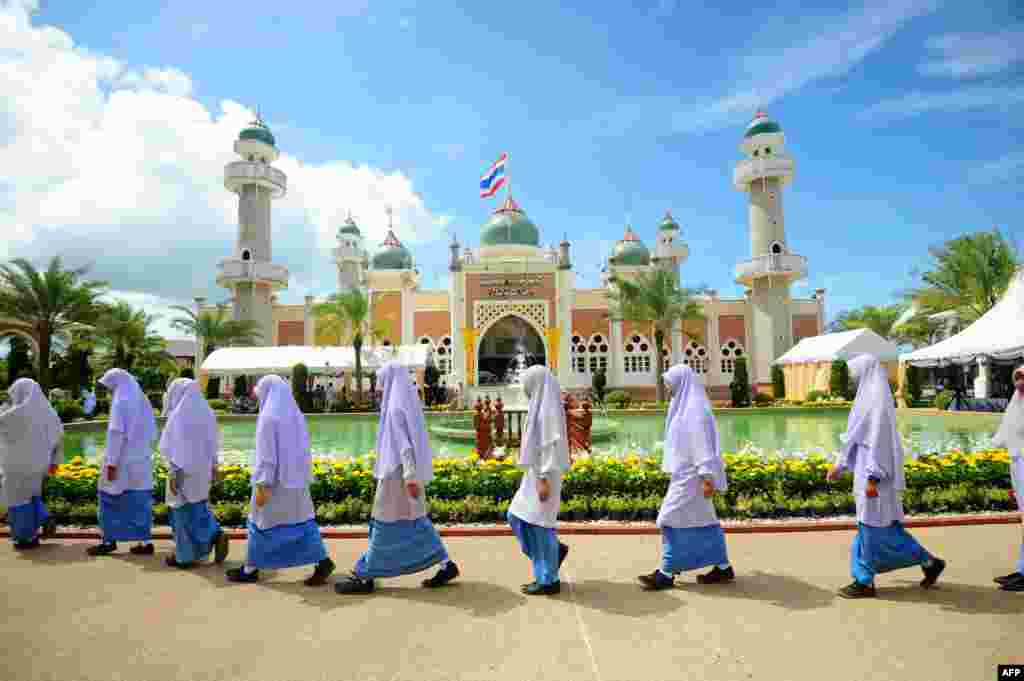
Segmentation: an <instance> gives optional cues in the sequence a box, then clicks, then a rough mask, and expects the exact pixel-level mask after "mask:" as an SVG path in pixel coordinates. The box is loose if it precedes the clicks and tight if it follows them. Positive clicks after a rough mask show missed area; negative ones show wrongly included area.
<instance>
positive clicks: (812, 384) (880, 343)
mask: <svg viewBox="0 0 1024 681" xmlns="http://www.w3.org/2000/svg"><path fill="white" fill-rule="evenodd" d="M899 354H900V351H899V347H898V346H897V345H896V344H895V343H893V342H892V341H889V340H886V339H885V338H882V337H881V336H879V335H878V334H877V333H875V332H874V331H872V330H871V329H855V330H853V331H842V332H840V333H827V334H824V335H821V336H814V337H812V338H804V339H803V340H802V341H800V342H799V343H797V344H796V345H794V346H793V347H792V348H791V349H790V350H789V352H787V353H786V354H784V355H783V356H782V357H779V358H778V359H777V360H775V362H774V364H778V365H780V366H781V367H782V373H783V376H785V381H786V399H790V400H804V399H807V394H808V393H809V392H811V391H812V390H815V391H818V392H823V393H827V392H828V391H829V378H830V377H831V374H832V363H833V362H835V361H836V360H840V359H841V360H848V359H850V358H852V357H856V356H857V355H874V356H875V357H877V358H878V360H879V361H880V362H881V363H882V366H884V367H885V368H886V370H887V371H888V373H889V378H890V379H891V380H895V379H896V370H897V367H898V362H897V360H898V359H899Z"/></svg>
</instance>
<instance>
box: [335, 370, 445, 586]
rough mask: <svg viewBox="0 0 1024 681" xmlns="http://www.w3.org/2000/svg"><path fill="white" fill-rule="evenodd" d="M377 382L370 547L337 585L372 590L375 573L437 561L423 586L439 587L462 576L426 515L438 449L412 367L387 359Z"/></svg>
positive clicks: (401, 570)
mask: <svg viewBox="0 0 1024 681" xmlns="http://www.w3.org/2000/svg"><path fill="white" fill-rule="evenodd" d="M377 384H378V385H380V386H381V392H382V399H381V403H380V424H379V425H378V427H377V446H376V454H377V460H376V462H375V463H374V468H373V475H374V477H375V478H376V479H377V492H376V494H375V495H374V498H373V511H372V512H371V514H370V547H369V550H367V552H366V553H365V554H363V556H362V557H361V558H360V559H359V560H358V561H357V562H356V565H355V568H354V569H353V571H352V574H351V575H350V576H349V578H348V579H347V580H345V581H342V582H338V583H337V584H336V585H335V587H334V589H335V591H337V592H338V593H340V594H366V593H370V592H372V591H373V589H374V579H375V578H378V577H398V576H399V575H409V574H413V573H416V572H421V571H423V570H426V569H427V568H430V567H432V566H434V565H438V564H440V565H441V568H440V569H439V570H438V572H437V573H436V574H435V575H434V576H433V577H431V578H430V579H427V580H424V582H423V586H424V587H426V588H436V587H440V586H443V585H445V584H447V583H448V582H450V581H452V580H453V579H455V578H456V577H458V576H459V568H458V566H456V565H455V563H454V562H452V561H451V560H450V559H449V557H448V550H447V549H446V548H445V546H444V543H442V541H441V536H440V535H439V534H438V533H437V529H435V528H434V525H433V524H432V523H431V522H430V518H428V517H427V505H426V498H425V493H424V492H425V489H426V486H427V484H428V483H429V482H430V481H431V480H433V478H434V463H433V459H434V452H433V451H432V450H431V449H430V443H429V441H428V437H427V426H426V422H425V421H424V418H423V407H422V405H421V403H420V398H419V395H417V393H416V387H415V385H414V384H413V382H412V381H411V380H410V379H409V370H408V369H406V368H405V367H404V366H402V365H401V364H398V363H397V362H388V363H387V364H385V365H384V366H383V367H381V369H380V370H379V371H378V372H377Z"/></svg>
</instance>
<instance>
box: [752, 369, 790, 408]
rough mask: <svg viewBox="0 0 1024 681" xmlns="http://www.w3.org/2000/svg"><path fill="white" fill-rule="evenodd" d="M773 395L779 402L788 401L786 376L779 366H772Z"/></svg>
mask: <svg viewBox="0 0 1024 681" xmlns="http://www.w3.org/2000/svg"><path fill="white" fill-rule="evenodd" d="M772 393H773V397H774V398H775V399H777V400H784V399H786V374H785V373H783V371H782V367H781V366H780V365H778V364H773V365H772ZM755 401H756V400H755Z"/></svg>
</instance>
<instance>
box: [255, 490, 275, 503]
mask: <svg viewBox="0 0 1024 681" xmlns="http://www.w3.org/2000/svg"><path fill="white" fill-rule="evenodd" d="M271 496H273V495H272V493H271V491H270V490H269V489H268V488H266V487H264V486H263V485H256V506H257V507H258V508H263V507H264V506H266V505H267V502H268V501H270V497H271Z"/></svg>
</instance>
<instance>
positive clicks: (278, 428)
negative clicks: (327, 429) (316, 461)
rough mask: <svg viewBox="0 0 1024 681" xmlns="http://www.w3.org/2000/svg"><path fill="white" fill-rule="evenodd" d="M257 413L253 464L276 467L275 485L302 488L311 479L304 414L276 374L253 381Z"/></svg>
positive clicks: (286, 386)
mask: <svg viewBox="0 0 1024 681" xmlns="http://www.w3.org/2000/svg"><path fill="white" fill-rule="evenodd" d="M256 399H258V400H259V401H260V415H259V417H258V418H257V419H256V467H257V468H260V467H266V468H270V469H272V470H276V471H277V485H278V486H279V487H284V488H287V489H304V488H306V487H309V483H311V482H312V481H313V454H312V452H311V451H310V442H309V430H307V429H306V417H305V416H303V415H302V411H301V410H300V409H299V405H298V404H296V403H295V396H294V395H292V389H291V387H289V385H288V384H287V383H285V382H284V379H282V378H281V377H280V376H274V375H270V376H264V377H263V378H261V379H260V380H259V382H258V383H257V384H256Z"/></svg>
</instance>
